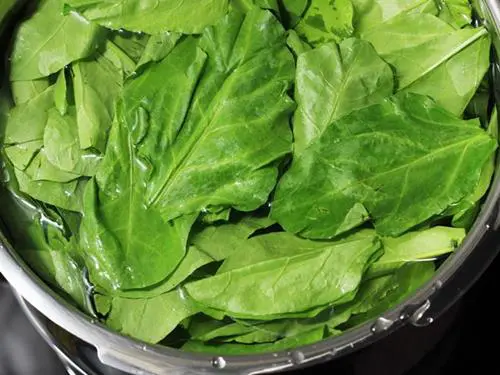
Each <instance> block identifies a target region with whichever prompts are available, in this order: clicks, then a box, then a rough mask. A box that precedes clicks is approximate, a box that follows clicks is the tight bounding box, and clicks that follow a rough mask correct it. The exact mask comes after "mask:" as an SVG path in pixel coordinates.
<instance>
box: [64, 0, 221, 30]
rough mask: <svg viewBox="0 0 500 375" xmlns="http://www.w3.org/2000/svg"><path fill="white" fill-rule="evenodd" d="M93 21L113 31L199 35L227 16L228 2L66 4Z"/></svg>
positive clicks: (79, 0)
mask: <svg viewBox="0 0 500 375" xmlns="http://www.w3.org/2000/svg"><path fill="white" fill-rule="evenodd" d="M65 2H66V3H67V4H69V5H70V6H72V7H73V8H74V9H75V10H77V11H78V12H81V14H82V15H83V16H84V17H85V18H87V19H88V20H90V21H94V22H96V23H99V24H101V25H103V26H105V27H108V28H110V29H114V30H119V29H125V30H130V31H134V32H145V33H148V34H159V33H163V32H165V31H175V32H180V33H184V34H196V33H200V32H201V31H203V29H204V28H205V27H207V26H209V25H213V24H215V23H216V22H217V21H219V20H220V19H221V18H222V17H223V16H224V15H225V14H226V12H227V9H228V0H205V1H201V2H200V1H199V0H184V1H182V2H179V1H178V0H154V1H153V0H125V1H123V0H97V1H96V0H66V1H65Z"/></svg>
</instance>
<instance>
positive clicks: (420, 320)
mask: <svg viewBox="0 0 500 375" xmlns="http://www.w3.org/2000/svg"><path fill="white" fill-rule="evenodd" d="M430 307H431V301H429V300H426V301H425V302H424V303H423V304H422V306H420V307H419V308H418V309H416V310H415V312H414V313H413V314H412V315H411V317H410V322H411V323H412V324H413V325H414V326H416V327H422V326H424V327H425V326H427V325H429V324H431V323H432V322H433V321H434V319H433V318H429V317H427V318H425V319H424V315H425V314H426V312H427V310H429V309H430Z"/></svg>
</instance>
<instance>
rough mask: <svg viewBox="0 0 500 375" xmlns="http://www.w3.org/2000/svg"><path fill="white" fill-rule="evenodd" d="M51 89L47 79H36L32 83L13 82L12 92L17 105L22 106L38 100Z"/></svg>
mask: <svg viewBox="0 0 500 375" xmlns="http://www.w3.org/2000/svg"><path fill="white" fill-rule="evenodd" d="M48 87H49V80H48V79H47V78H40V79H35V80H32V81H14V82H11V85H10V90H11V91H12V97H13V99H14V103H16V105H21V104H24V103H26V102H29V101H30V100H31V99H34V98H36V97H37V96H38V95H40V94H41V93H43V92H44V91H45V90H47V89H48Z"/></svg>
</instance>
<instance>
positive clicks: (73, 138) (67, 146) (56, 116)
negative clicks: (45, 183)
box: [44, 107, 101, 177]
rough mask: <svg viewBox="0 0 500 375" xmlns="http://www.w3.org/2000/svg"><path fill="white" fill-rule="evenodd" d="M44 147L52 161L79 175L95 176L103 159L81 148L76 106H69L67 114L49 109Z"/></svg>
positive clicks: (60, 167)
mask: <svg viewBox="0 0 500 375" xmlns="http://www.w3.org/2000/svg"><path fill="white" fill-rule="evenodd" d="M44 149H45V155H46V156H47V159H48V160H49V162H50V163H52V164H53V165H54V166H56V167H57V168H59V169H61V170H63V171H67V172H71V173H73V174H75V175H76V176H77V177H79V176H89V177H91V176H93V175H94V174H95V172H96V170H97V166H98V164H99V162H100V161H101V156H100V155H96V154H95V153H92V152H86V151H82V150H81V149H80V143H79V137H78V127H77V124H76V113H75V108H74V107H71V108H69V110H68V114H67V115H66V116H61V114H60V113H59V112H58V111H57V110H56V109H52V110H49V112H48V120H47V125H46V127H45V132H44Z"/></svg>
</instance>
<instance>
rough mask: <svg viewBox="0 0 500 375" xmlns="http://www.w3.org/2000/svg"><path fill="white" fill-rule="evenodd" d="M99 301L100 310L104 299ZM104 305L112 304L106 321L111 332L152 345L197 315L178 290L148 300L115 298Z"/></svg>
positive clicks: (192, 305)
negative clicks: (114, 331) (182, 322)
mask: <svg viewBox="0 0 500 375" xmlns="http://www.w3.org/2000/svg"><path fill="white" fill-rule="evenodd" d="M100 300H101V301H100V305H101V306H102V305H103V297H101V298H100ZM107 303H108V304H109V303H111V305H110V310H109V315H108V317H107V319H106V324H107V325H108V326H109V327H110V328H112V329H114V330H116V331H118V332H120V333H122V334H124V335H128V336H131V337H133V338H135V339H139V340H142V341H145V342H149V343H153V344H156V343H158V342H160V341H161V340H162V339H163V338H165V337H166V336H167V335H168V334H169V333H170V332H172V331H173V330H174V328H175V327H176V326H177V325H178V324H179V323H180V322H181V321H182V320H184V319H185V318H187V317H189V316H191V315H194V314H196V313H197V312H198V308H197V307H196V306H195V305H194V304H193V303H191V302H190V301H189V300H188V299H186V298H185V297H184V296H183V295H182V292H181V291H180V290H178V289H177V290H174V291H172V292H170V293H166V294H162V295H160V296H158V297H154V298H150V299H146V298H145V299H126V298H120V297H114V298H112V299H111V302H109V300H108V302H107ZM101 310H102V308H101ZM151 322H154V324H151Z"/></svg>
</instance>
